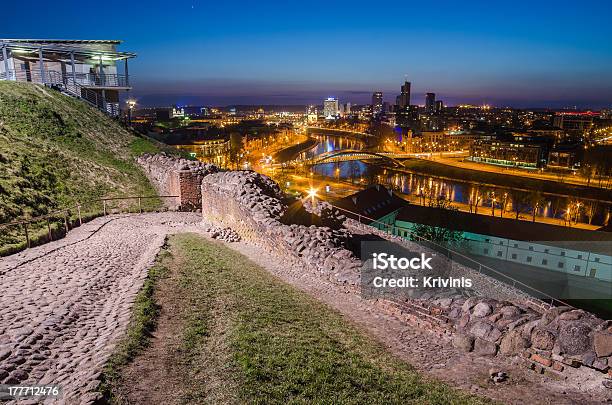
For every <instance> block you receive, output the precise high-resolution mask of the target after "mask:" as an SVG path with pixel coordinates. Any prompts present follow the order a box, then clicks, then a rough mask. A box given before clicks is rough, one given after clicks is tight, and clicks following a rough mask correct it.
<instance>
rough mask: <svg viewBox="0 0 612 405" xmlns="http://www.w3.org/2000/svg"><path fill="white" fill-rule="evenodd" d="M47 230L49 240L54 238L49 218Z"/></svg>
mask: <svg viewBox="0 0 612 405" xmlns="http://www.w3.org/2000/svg"><path fill="white" fill-rule="evenodd" d="M47 230H48V231H49V241H52V240H53V233H52V232H51V222H50V221H49V218H47Z"/></svg>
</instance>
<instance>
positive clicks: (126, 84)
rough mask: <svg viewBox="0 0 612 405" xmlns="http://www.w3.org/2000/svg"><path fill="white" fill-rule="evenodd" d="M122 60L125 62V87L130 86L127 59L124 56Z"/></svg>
mask: <svg viewBox="0 0 612 405" xmlns="http://www.w3.org/2000/svg"><path fill="white" fill-rule="evenodd" d="M123 62H124V63H125V69H124V70H125V87H130V74H129V72H128V59H127V58H125V59H124V60H123Z"/></svg>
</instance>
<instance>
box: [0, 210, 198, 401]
mask: <svg viewBox="0 0 612 405" xmlns="http://www.w3.org/2000/svg"><path fill="white" fill-rule="evenodd" d="M200 221H201V219H200V218H199V217H198V216H197V215H196V214H191V213H154V214H143V215H115V216H107V217H103V218H98V219H95V220H93V221H91V222H89V223H87V224H85V225H83V226H82V227H79V228H77V229H74V230H73V231H71V232H70V233H69V235H68V236H67V237H66V238H64V239H61V240H59V241H56V242H52V243H49V244H46V245H43V246H40V247H37V248H33V249H29V250H27V251H24V252H22V253H19V254H16V255H12V256H8V257H5V258H2V259H0V383H4V384H22V385H29V384H58V385H61V386H62V388H63V391H64V396H63V399H62V402H66V403H89V402H92V401H94V400H95V399H96V398H97V397H98V396H99V394H97V393H96V389H97V387H98V385H99V377H100V373H101V371H102V367H103V365H104V364H105V362H106V360H107V359H108V357H109V356H110V354H111V353H112V350H113V348H114V345H115V344H116V342H117V341H118V340H119V338H121V337H122V335H123V334H124V332H125V329H126V326H127V323H128V321H129V319H130V315H131V307H132V304H133V301H134V297H135V296H136V294H137V293H138V291H139V290H140V288H141V287H142V284H143V281H144V278H145V277H146V275H147V271H148V269H149V268H150V267H151V265H152V263H153V261H154V260H155V257H156V255H157V252H158V251H159V249H160V247H161V246H162V245H163V243H164V240H165V237H166V235H167V234H169V233H174V232H184V231H189V230H194V229H198V228H199V223H200Z"/></svg>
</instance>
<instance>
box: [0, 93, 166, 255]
mask: <svg viewBox="0 0 612 405" xmlns="http://www.w3.org/2000/svg"><path fill="white" fill-rule="evenodd" d="M157 150H158V149H157V147H156V145H155V144H153V143H152V142H150V141H147V140H145V139H143V138H139V137H137V136H135V135H134V134H133V133H132V132H131V131H128V130H126V129H125V128H124V127H122V126H121V125H120V123H119V122H117V121H115V120H113V119H111V118H109V117H108V116H106V115H105V114H103V113H102V112H100V111H98V110H96V109H95V108H92V107H90V106H89V105H87V104H85V103H84V102H82V101H79V100H76V99H73V98H71V97H67V96H65V95H62V94H60V93H59V92H57V91H54V90H51V89H48V88H45V87H44V86H40V85H35V84H31V83H16V82H8V81H2V82H0V223H6V222H11V221H14V220H17V219H22V218H32V217H36V216H40V215H45V214H47V213H48V212H51V211H54V210H57V209H59V208H66V207H69V206H73V205H74V204H76V203H77V202H81V203H82V202H85V201H89V200H95V199H99V198H101V197H108V196H115V197H120V196H128V195H152V194H155V191H154V189H153V188H152V186H151V184H150V183H149V181H148V180H147V178H146V176H145V175H144V173H143V172H142V170H141V169H140V167H139V166H138V165H137V164H136V162H135V159H134V158H135V157H136V156H138V155H140V154H142V153H144V152H156V151H157ZM35 226H36V225H35ZM44 226H46V224H42V227H44ZM34 231H36V229H34ZM24 239H25V238H24V235H23V233H22V232H21V231H16V230H11V231H9V232H1V233H0V249H2V247H5V246H8V245H11V246H19V245H20V244H21V245H22V244H23V242H24Z"/></svg>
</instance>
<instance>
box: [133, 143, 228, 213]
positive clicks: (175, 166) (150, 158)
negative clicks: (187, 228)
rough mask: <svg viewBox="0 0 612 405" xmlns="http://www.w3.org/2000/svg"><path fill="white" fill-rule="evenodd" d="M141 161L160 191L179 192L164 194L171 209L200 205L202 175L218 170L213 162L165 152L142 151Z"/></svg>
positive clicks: (190, 208) (185, 208)
mask: <svg viewBox="0 0 612 405" xmlns="http://www.w3.org/2000/svg"><path fill="white" fill-rule="evenodd" d="M138 163H139V164H140V165H141V166H142V168H143V169H144V171H145V173H146V175H147V177H148V178H149V180H150V181H151V183H153V185H154V187H155V188H156V190H157V192H158V193H159V194H160V195H166V196H169V195H176V196H177V198H171V199H168V198H164V199H163V201H164V204H165V205H166V206H167V207H168V208H170V209H173V210H182V211H191V210H197V209H199V208H200V206H201V204H202V194H201V190H200V184H201V182H202V179H203V178H204V177H205V176H206V175H208V174H211V173H216V172H217V171H218V169H217V167H216V166H214V165H210V164H204V163H200V162H198V161H194V160H187V159H181V158H176V157H170V156H168V155H166V154H164V153H161V154H157V155H149V154H145V155H142V156H141V157H139V158H138Z"/></svg>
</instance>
